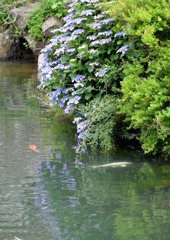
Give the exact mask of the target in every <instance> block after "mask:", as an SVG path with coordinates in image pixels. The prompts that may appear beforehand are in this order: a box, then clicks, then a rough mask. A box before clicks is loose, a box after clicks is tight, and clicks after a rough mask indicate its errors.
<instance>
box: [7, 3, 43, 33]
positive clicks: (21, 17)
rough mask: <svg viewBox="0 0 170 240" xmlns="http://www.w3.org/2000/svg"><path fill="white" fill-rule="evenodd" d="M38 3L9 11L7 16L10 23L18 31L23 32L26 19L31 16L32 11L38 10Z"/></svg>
mask: <svg viewBox="0 0 170 240" xmlns="http://www.w3.org/2000/svg"><path fill="white" fill-rule="evenodd" d="M38 6H39V4H38V3H32V4H29V5H26V6H23V7H19V8H14V9H12V10H10V12H9V15H10V18H11V21H13V23H14V25H15V26H16V27H18V28H19V29H22V30H24V29H25V28H26V26H27V22H28V19H29V18H30V16H31V13H32V11H33V10H34V9H36V8H38Z"/></svg>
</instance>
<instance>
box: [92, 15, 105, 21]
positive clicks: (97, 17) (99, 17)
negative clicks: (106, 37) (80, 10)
mask: <svg viewBox="0 0 170 240" xmlns="http://www.w3.org/2000/svg"><path fill="white" fill-rule="evenodd" d="M103 17H104V15H103V14H98V15H97V16H94V20H98V19H101V18H103Z"/></svg>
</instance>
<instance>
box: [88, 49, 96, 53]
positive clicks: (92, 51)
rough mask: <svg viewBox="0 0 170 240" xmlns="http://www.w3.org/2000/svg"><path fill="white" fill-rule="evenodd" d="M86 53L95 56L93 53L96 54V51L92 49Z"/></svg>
mask: <svg viewBox="0 0 170 240" xmlns="http://www.w3.org/2000/svg"><path fill="white" fill-rule="evenodd" d="M88 53H90V54H95V53H97V50H96V49H94V48H92V49H90V50H89V51H88Z"/></svg>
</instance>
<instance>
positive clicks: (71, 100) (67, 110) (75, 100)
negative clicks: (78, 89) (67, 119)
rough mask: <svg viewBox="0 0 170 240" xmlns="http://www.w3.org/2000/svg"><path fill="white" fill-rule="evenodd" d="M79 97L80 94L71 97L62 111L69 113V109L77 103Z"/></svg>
mask: <svg viewBox="0 0 170 240" xmlns="http://www.w3.org/2000/svg"><path fill="white" fill-rule="evenodd" d="M80 99H81V97H80V96H75V97H74V98H71V99H70V100H69V101H68V102H67V107H66V108H65V110H64V112H65V113H69V112H70V110H71V107H72V106H75V105H77V104H78V103H79V101H80Z"/></svg>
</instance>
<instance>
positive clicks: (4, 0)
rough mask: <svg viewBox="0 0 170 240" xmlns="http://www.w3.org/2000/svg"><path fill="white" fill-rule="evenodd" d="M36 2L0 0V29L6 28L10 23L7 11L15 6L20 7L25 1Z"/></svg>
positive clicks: (33, 0)
mask: <svg viewBox="0 0 170 240" xmlns="http://www.w3.org/2000/svg"><path fill="white" fill-rule="evenodd" d="M33 2H36V1H35V0H16V1H15V0H1V5H0V24H1V26H0V30H1V29H6V28H8V27H9V25H10V24H11V23H12V22H11V19H10V16H9V11H10V10H11V9H12V8H17V7H21V6H23V5H25V4H27V3H33Z"/></svg>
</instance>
